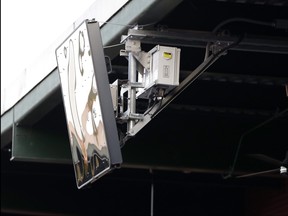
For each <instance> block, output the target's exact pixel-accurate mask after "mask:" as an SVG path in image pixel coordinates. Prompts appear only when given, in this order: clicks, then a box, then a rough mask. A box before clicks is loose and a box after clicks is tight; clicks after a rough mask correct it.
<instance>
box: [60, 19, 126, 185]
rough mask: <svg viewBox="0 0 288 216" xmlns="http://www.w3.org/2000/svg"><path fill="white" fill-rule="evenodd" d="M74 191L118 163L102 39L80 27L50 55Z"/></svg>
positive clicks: (90, 26) (88, 25) (91, 28)
mask: <svg viewBox="0 0 288 216" xmlns="http://www.w3.org/2000/svg"><path fill="white" fill-rule="evenodd" d="M56 57H57V63H58V71H59V74H60V80H61V87H62V94H63V102H64V107H65V114H66V120H67V127H68V133H69V140H70V144H71V152H72V159H73V165H74V170H75V176H76V181H77V186H78V188H81V187H83V186H84V185H86V184H87V183H88V182H92V181H93V180H95V179H97V178H98V177H100V176H102V175H104V174H105V173H107V172H108V171H110V170H111V169H112V168H113V167H115V166H117V165H119V164H120V163H122V157H121V151H120V144H119V140H118V133H117V128H116V121H115V116H114V111H113V105H112V98H111V92H110V86H109V81H108V74H107V69H106V63H105V58H104V52H103V46H102V39H101V35H100V29H99V25H98V23H97V22H90V21H88V20H86V21H84V22H83V23H82V24H81V25H80V26H79V27H78V28H77V29H76V30H75V31H74V32H73V33H72V34H71V35H70V36H69V37H68V38H67V39H66V40H65V41H64V42H63V44H61V45H60V46H59V47H58V48H57V49H56Z"/></svg>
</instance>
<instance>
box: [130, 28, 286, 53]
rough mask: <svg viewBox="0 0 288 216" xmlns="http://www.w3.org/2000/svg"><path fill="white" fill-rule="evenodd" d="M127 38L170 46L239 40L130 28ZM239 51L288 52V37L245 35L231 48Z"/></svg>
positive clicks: (207, 34) (200, 32)
mask: <svg viewBox="0 0 288 216" xmlns="http://www.w3.org/2000/svg"><path fill="white" fill-rule="evenodd" d="M126 38H133V39H138V40H141V43H148V44H166V45H170V46H182V47H198V48H205V47H206V45H207V43H209V42H210V43H213V42H217V43H218V44H223V45H229V44H231V43H234V42H236V41H238V40H239V37H235V36H233V37H232V36H217V35H215V34H213V33H212V32H204V31H186V30H183V31H180V30H171V31H170V30H167V31H161V32H160V31H151V30H141V29H140V30H137V29H129V31H128V35H127V37H126ZM231 49H232V50H238V51H251V52H265V53H278V54H288V39H287V38H283V37H262V36H261V37H260V36H258V37H257V36H252V35H251V36H249V35H245V37H243V38H242V39H241V41H240V43H239V44H238V45H237V46H235V47H233V48H231Z"/></svg>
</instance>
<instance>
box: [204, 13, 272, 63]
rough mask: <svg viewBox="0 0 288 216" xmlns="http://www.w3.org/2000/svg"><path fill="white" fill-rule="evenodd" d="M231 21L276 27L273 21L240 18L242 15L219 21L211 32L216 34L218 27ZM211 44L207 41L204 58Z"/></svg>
mask: <svg viewBox="0 0 288 216" xmlns="http://www.w3.org/2000/svg"><path fill="white" fill-rule="evenodd" d="M232 22H246V23H250V24H255V25H263V26H269V27H276V23H275V22H264V21H259V20H253V19H248V18H242V17H234V18H230V19H227V20H224V21H223V22H221V23H219V24H218V25H217V26H216V27H215V28H214V29H213V30H212V33H214V34H217V33H218V31H219V29H221V28H222V27H223V26H225V25H227V24H229V23H232ZM210 45H211V42H209V43H207V45H206V50H205V58H204V59H207V58H208V56H209V47H210Z"/></svg>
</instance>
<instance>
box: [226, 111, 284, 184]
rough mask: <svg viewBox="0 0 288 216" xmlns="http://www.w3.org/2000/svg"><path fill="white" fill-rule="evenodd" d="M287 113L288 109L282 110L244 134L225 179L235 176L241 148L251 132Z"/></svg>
mask: <svg viewBox="0 0 288 216" xmlns="http://www.w3.org/2000/svg"><path fill="white" fill-rule="evenodd" d="M286 112H288V109H284V110H282V111H281V112H279V113H276V114H274V115H273V116H272V117H271V118H269V119H267V120H265V121H264V122H261V123H260V124H258V125H256V126H255V127H253V128H250V129H249V130H247V131H246V132H244V133H243V134H242V135H241V137H240V139H239V142H238V145H237V149H236V153H235V156H234V160H233V163H232V167H231V169H230V171H229V173H228V175H226V176H224V179H228V178H230V177H232V176H233V174H234V170H235V167H236V163H237V160H238V157H239V153H240V148H241V145H242V143H243V139H244V137H245V136H247V135H248V134H250V133H251V132H253V131H255V130H256V129H258V128H260V127H263V126H264V125H266V124H268V123H269V122H271V121H272V120H274V119H276V118H278V117H281V116H283V114H285V113H286Z"/></svg>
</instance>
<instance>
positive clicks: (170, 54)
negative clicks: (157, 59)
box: [163, 52, 172, 59]
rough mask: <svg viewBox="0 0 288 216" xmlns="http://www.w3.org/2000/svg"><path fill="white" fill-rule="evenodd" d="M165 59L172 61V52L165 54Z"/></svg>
mask: <svg viewBox="0 0 288 216" xmlns="http://www.w3.org/2000/svg"><path fill="white" fill-rule="evenodd" d="M163 57H164V58H165V59H172V53H170V52H163Z"/></svg>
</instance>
